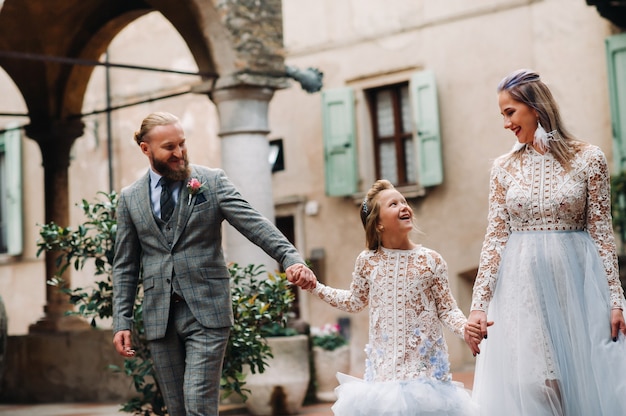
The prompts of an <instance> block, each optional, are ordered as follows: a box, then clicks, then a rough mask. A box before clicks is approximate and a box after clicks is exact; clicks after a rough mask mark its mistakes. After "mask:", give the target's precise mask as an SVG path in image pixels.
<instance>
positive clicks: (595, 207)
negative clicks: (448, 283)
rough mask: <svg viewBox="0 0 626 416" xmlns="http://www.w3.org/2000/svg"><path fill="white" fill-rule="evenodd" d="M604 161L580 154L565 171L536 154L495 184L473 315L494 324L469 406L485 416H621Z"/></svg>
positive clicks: (510, 164)
mask: <svg viewBox="0 0 626 416" xmlns="http://www.w3.org/2000/svg"><path fill="white" fill-rule="evenodd" d="M610 197H611V196H610V185H609V172H608V168H607V163H606V159H605V156H604V154H603V153H602V152H601V151H600V149H599V148H598V147H596V146H592V145H585V146H584V147H583V148H582V149H581V151H580V152H578V155H577V156H576V158H575V160H574V161H573V163H572V168H571V170H570V171H566V170H564V169H563V167H562V166H561V165H560V164H559V163H558V162H557V161H556V159H555V158H554V157H553V156H552V155H551V154H550V153H549V152H548V153H546V154H545V155H542V154H540V153H538V152H536V151H535V150H534V149H533V148H532V147H531V146H527V147H526V149H524V153H523V154H522V155H521V158H511V157H507V156H503V157H500V158H499V159H497V160H496V161H495V163H494V166H493V169H492V173H491V189H490V196H489V225H488V229H487V233H486V236H485V240H484V243H483V249H482V254H481V258H480V267H479V271H478V276H477V278H476V282H475V284H474V295H473V300H472V309H479V310H485V311H487V314H488V319H489V320H493V321H494V322H495V324H494V326H492V327H491V328H490V329H489V337H488V339H487V340H484V341H483V342H482V343H481V353H480V355H479V356H478V359H477V365H476V374H475V379H474V387H473V397H474V399H475V400H476V402H477V403H478V405H479V406H480V408H481V415H486V416H501V415H507V416H527V415H532V416H542V415H566V416H576V415H579V416H591V415H593V416H598V415H626V340H625V339H624V336H623V335H620V337H619V340H618V342H612V340H611V333H610V324H609V323H610V310H611V309H612V308H614V307H621V306H622V304H623V301H624V297H623V292H622V288H621V285H620V282H619V276H618V270H617V257H616V251H615V242H614V237H613V230H612V226H611V216H610V203H611V202H610Z"/></svg>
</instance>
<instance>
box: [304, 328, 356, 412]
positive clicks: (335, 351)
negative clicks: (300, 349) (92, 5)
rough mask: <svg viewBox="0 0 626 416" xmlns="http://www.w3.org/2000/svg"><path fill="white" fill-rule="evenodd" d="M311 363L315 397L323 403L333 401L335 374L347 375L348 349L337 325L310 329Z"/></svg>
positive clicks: (346, 342) (348, 367) (348, 363)
mask: <svg viewBox="0 0 626 416" xmlns="http://www.w3.org/2000/svg"><path fill="white" fill-rule="evenodd" d="M311 338H312V341H313V363H314V365H315V384H316V393H315V396H316V398H317V399H318V400H320V401H323V402H331V401H335V400H336V399H337V397H336V396H335V393H334V390H335V387H337V385H338V384H339V383H338V382H337V377H336V374H337V372H342V373H348V371H349V369H350V347H349V346H348V340H347V339H346V338H345V337H344V336H343V334H342V333H341V328H340V326H339V325H338V324H325V325H323V326H321V327H311Z"/></svg>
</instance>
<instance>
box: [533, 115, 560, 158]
mask: <svg viewBox="0 0 626 416" xmlns="http://www.w3.org/2000/svg"><path fill="white" fill-rule="evenodd" d="M555 132H556V130H553V131H551V132H550V133H547V132H546V130H545V129H544V128H543V126H542V125H541V123H540V122H539V120H537V129H536V130H535V140H534V141H533V143H535V144H536V145H537V146H538V147H539V149H541V151H543V152H545V151H546V150H548V149H550V140H554V133H555Z"/></svg>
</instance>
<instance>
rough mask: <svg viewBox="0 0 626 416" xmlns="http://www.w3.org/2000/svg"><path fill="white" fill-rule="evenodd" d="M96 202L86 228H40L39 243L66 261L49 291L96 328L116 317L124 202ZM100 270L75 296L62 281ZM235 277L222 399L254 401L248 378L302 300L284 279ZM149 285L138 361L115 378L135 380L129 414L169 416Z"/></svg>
mask: <svg viewBox="0 0 626 416" xmlns="http://www.w3.org/2000/svg"><path fill="white" fill-rule="evenodd" d="M98 195H100V198H99V199H97V200H96V201H95V202H89V201H87V200H82V203H81V204H79V205H80V207H81V208H82V210H83V213H84V215H85V217H86V220H85V221H84V222H83V223H82V224H80V225H78V227H76V228H72V227H62V226H59V225H57V224H55V223H49V224H44V225H41V226H40V232H39V234H40V239H39V240H38V242H37V245H38V252H37V255H38V256H39V255H40V254H41V253H43V252H54V253H58V254H59V255H58V257H57V258H56V265H57V269H58V271H57V274H56V276H55V277H53V278H51V279H50V280H49V281H48V284H50V285H54V286H57V287H59V290H61V291H62V292H64V293H66V294H67V295H69V300H70V303H72V304H73V305H75V307H76V310H75V311H73V312H70V313H72V314H76V315H80V316H82V317H84V318H86V319H88V320H90V322H91V325H92V326H93V327H96V326H97V319H105V318H110V317H111V316H112V312H113V311H112V290H113V287H112V264H113V250H114V244H115V235H116V220H115V210H116V208H117V194H116V193H115V192H112V193H110V194H109V193H104V192H100V193H98ZM91 261H93V262H94V265H95V275H96V276H99V277H101V280H98V281H96V282H95V284H94V285H95V287H91V288H80V287H79V288H69V287H67V286H66V285H65V283H64V281H63V280H62V279H61V278H60V277H59V276H61V275H62V274H63V272H64V271H65V270H66V269H67V268H68V267H73V268H74V269H75V270H81V269H82V268H83V267H84V265H85V264H87V262H91ZM229 271H230V274H231V277H232V292H231V293H232V297H231V298H232V308H233V313H234V316H235V324H234V326H233V327H232V329H231V334H230V338H229V340H228V345H227V349H226V355H225V357H224V365H223V369H222V378H221V389H222V397H223V398H226V397H228V396H230V395H231V394H233V393H236V394H238V395H240V396H241V397H243V399H244V400H245V399H247V396H248V394H249V393H250V390H249V389H248V388H247V386H246V374H247V373H250V374H256V373H262V372H263V371H265V370H266V368H267V366H268V360H270V359H271V358H272V357H273V355H272V350H271V347H270V345H268V342H267V337H268V336H269V334H270V333H272V332H273V331H276V328H281V329H282V328H284V327H285V326H286V322H287V319H288V313H289V311H290V309H291V307H292V303H293V300H294V297H293V293H292V292H291V290H290V288H289V283H288V282H287V280H286V278H285V277H284V276H283V275H282V274H275V275H274V274H268V276H267V278H265V277H260V276H262V275H264V274H266V272H265V271H264V270H263V267H262V266H255V265H248V266H246V267H240V266H239V265H238V264H230V265H229ZM142 299H143V297H142V285H141V281H140V284H139V287H138V290H137V297H136V303H135V313H134V329H133V345H134V346H135V347H136V348H135V349H136V354H135V356H134V357H132V358H126V359H125V360H124V365H123V368H119V367H117V366H113V365H112V366H110V367H111V369H112V370H113V371H119V372H123V373H125V374H126V375H128V376H129V378H130V380H131V382H132V383H133V386H134V388H135V390H136V392H137V396H136V397H134V398H133V399H131V400H129V401H128V402H126V403H124V404H123V405H122V411H124V412H128V413H133V414H141V415H152V414H156V415H166V414H167V409H166V407H165V403H164V401H163V397H162V395H161V393H160V389H159V386H158V382H157V381H156V379H155V378H154V369H153V366H152V360H151V358H150V351H149V349H148V348H147V341H146V339H145V336H144V330H143V319H142Z"/></svg>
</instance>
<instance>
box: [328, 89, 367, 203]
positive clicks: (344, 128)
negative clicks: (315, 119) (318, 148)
mask: <svg viewBox="0 0 626 416" xmlns="http://www.w3.org/2000/svg"><path fill="white" fill-rule="evenodd" d="M322 125H323V126H322V128H323V135H324V165H325V178H326V194H327V195H329V196H348V195H351V194H354V193H355V192H357V190H358V189H357V186H358V171H357V155H356V150H357V149H356V124H355V118H354V92H353V91H352V88H338V89H332V90H325V91H323V92H322Z"/></svg>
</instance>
